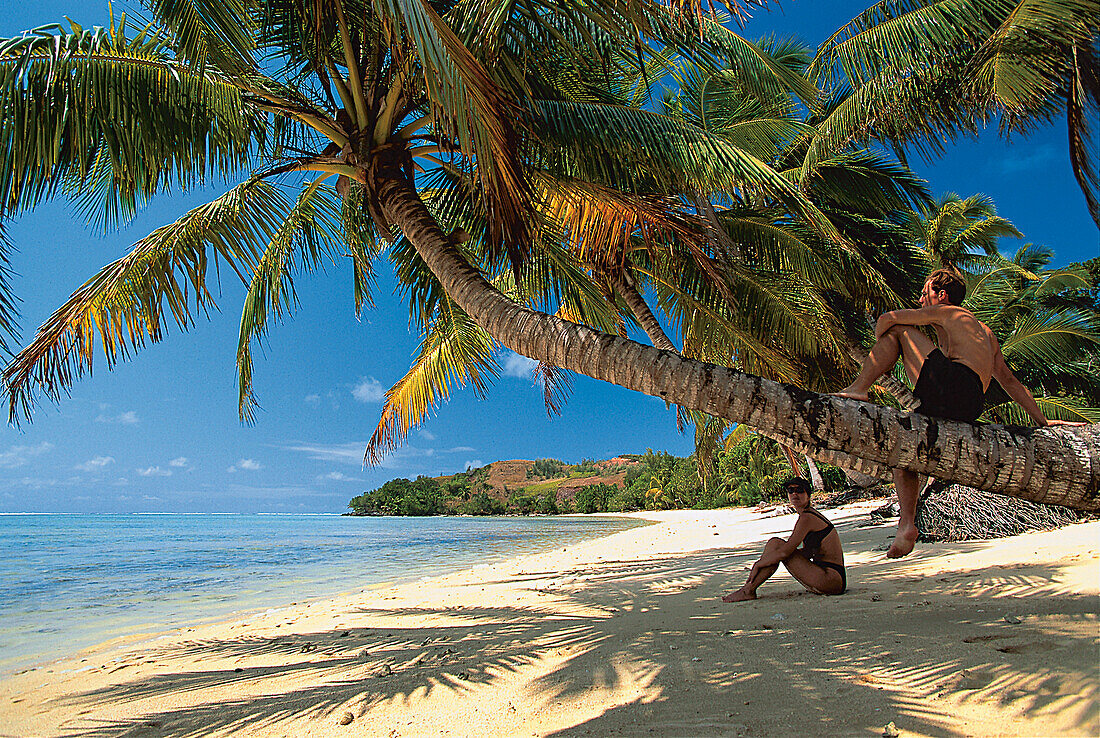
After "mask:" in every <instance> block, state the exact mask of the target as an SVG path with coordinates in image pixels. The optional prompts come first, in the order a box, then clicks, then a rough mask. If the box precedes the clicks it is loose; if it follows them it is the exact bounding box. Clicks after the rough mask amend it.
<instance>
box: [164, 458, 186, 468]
mask: <svg viewBox="0 0 1100 738" xmlns="http://www.w3.org/2000/svg"><path fill="white" fill-rule="evenodd" d="M168 466H174V467H176V468H177V469H183V468H186V467H187V457H186V456H180V457H178V458H175V459H172V460H171V461H169V462H168Z"/></svg>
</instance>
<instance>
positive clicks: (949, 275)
mask: <svg viewBox="0 0 1100 738" xmlns="http://www.w3.org/2000/svg"><path fill="white" fill-rule="evenodd" d="M926 281H928V282H931V283H932V289H934V290H935V291H936V292H939V291H940V290H943V291H944V292H946V293H947V299H948V300H950V301H951V304H952V305H955V306H959V305H962V303H963V300H965V299H966V282H965V281H964V280H963V278H962V275H960V274H959V273H958V272H956V271H955V270H953V269H937V270H936V271H934V272H932V273H931V274H929V275H928V279H927V280H926Z"/></svg>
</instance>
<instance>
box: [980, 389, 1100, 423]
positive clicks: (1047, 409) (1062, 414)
mask: <svg viewBox="0 0 1100 738" xmlns="http://www.w3.org/2000/svg"><path fill="white" fill-rule="evenodd" d="M1035 403H1036V404H1037V405H1038V406H1039V410H1040V411H1042V413H1043V415H1044V416H1045V417H1046V418H1048V419H1050V420H1068V421H1071V422H1076V423H1100V408H1097V407H1090V406H1089V405H1087V404H1086V403H1084V402H1082V401H1081V400H1080V399H1078V398H1074V397H1055V396H1050V395H1046V396H1039V397H1036V398H1035ZM980 419H981V420H983V421H985V422H987V423H1001V424H1004V425H1031V424H1032V423H1033V422H1034V421H1032V419H1031V417H1030V416H1029V415H1028V414H1027V413H1026V412H1024V409H1023V408H1022V407H1020V406H1019V405H1017V404H1016V403H1015V402H1004V403H1001V404H998V405H993V406H992V407H988V408H986V409H985V411H984V412H983V413H982V416H981V418H980Z"/></svg>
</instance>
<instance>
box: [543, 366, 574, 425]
mask: <svg viewBox="0 0 1100 738" xmlns="http://www.w3.org/2000/svg"><path fill="white" fill-rule="evenodd" d="M535 382H536V383H538V384H541V385H542V401H543V404H544V405H545V406H546V414H547V415H549V416H551V417H553V416H555V415H561V411H562V408H564V407H565V402H566V400H568V399H569V395H570V394H571V393H572V392H573V373H572V372H570V371H569V370H567V369H562V368H561V367H556V366H554V365H553V364H547V363H546V362H544V361H540V362H539V363H538V366H536V367H535Z"/></svg>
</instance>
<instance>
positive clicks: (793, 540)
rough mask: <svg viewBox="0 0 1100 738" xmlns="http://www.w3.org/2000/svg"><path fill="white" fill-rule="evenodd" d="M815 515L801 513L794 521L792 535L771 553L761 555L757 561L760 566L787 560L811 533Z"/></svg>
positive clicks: (772, 564)
mask: <svg viewBox="0 0 1100 738" xmlns="http://www.w3.org/2000/svg"><path fill="white" fill-rule="evenodd" d="M815 519H816V518H814V516H813V515H810V514H809V513H805V512H804V513H799V515H798V520H796V521H795V523H794V530H792V531H791V535H790V536H789V537H788V538H787V542H786V543H784V544H783V545H782V546H779V547H778V548H776V549H774V550H773V551H772V552H771V553H765V554H764V555H763V556H761V557H760V560H759V561H757V562H756V563H757V564H758V565H759V566H774V565H776V564H778V563H780V562H781V561H786V560H787V559H789V558H790V557H791V554H793V553H794V552H795V551H796V550H797V549H798V547H799V546H800V545H802V541H803V540H804V539H805V538H806V534H807V533H809V532H810V531H811V530H812V528H811V527H810V526H812V525H813V521H814V520H815Z"/></svg>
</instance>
